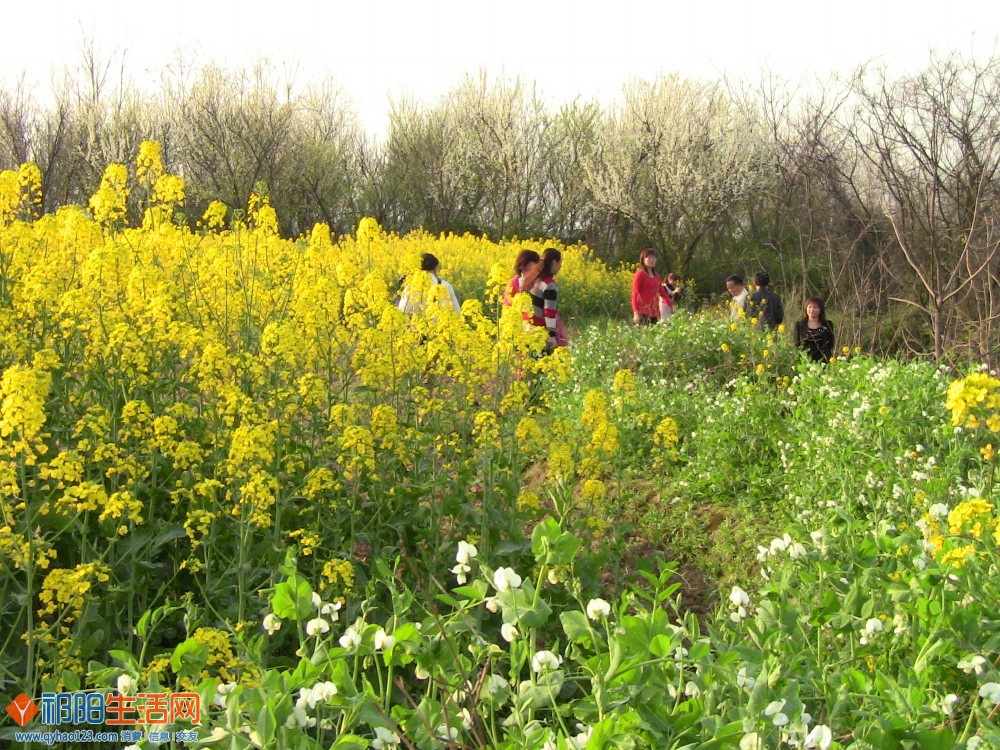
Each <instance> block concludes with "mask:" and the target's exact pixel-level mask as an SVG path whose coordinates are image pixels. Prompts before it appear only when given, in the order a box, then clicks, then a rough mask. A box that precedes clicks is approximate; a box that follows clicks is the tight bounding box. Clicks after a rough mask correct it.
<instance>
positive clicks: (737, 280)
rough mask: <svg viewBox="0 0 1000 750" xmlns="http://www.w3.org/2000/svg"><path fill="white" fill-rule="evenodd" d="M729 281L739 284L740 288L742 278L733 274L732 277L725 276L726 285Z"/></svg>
mask: <svg viewBox="0 0 1000 750" xmlns="http://www.w3.org/2000/svg"><path fill="white" fill-rule="evenodd" d="M730 281H731V282H733V283H734V284H739V285H740V286H743V277H742V276H740V275H739V274H735V273H734V274H733V275H732V276H727V277H726V283H727V284H728V283H729V282H730Z"/></svg>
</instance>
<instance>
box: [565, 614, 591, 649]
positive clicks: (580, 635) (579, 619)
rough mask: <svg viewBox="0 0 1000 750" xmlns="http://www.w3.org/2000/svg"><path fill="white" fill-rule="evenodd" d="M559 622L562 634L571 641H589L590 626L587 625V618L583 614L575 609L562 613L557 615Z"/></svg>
mask: <svg viewBox="0 0 1000 750" xmlns="http://www.w3.org/2000/svg"><path fill="white" fill-rule="evenodd" d="M559 622H561V623H562V626H563V632H564V633H566V637H567V638H569V639H570V640H571V641H587V640H590V625H589V624H588V623H587V617H586V615H584V614H583V612H580V611H579V610H575V609H574V610H571V611H569V612H563V613H562V614H561V615H559Z"/></svg>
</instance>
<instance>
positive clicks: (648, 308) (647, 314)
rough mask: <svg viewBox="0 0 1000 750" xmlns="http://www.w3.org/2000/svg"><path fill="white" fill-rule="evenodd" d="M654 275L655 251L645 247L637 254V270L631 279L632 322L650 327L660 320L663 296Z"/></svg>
mask: <svg viewBox="0 0 1000 750" xmlns="http://www.w3.org/2000/svg"><path fill="white" fill-rule="evenodd" d="M664 294H665V292H664V291H663V288H662V285H661V283H660V277H659V276H657V275H656V251H655V250H654V249H653V248H651V247H647V248H646V249H645V250H643V251H642V252H641V253H639V268H638V269H637V270H636V272H635V275H634V276H633V277H632V322H633V323H635V324H636V325H652V324H653V323H656V322H657V321H659V319H660V298H661V296H662V295H664Z"/></svg>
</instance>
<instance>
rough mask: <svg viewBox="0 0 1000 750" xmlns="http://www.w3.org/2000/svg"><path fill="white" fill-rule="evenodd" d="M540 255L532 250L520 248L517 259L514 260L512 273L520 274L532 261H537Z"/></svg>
mask: <svg viewBox="0 0 1000 750" xmlns="http://www.w3.org/2000/svg"><path fill="white" fill-rule="evenodd" d="M540 260H541V257H540V256H539V255H538V253H536V252H535V251H534V250H522V251H521V252H520V253H518V256H517V260H515V261H514V275H515V276H520V275H521V274H522V273H524V269H525V268H527V267H528V266H530V265H531V264H532V263H537V262H538V261H540Z"/></svg>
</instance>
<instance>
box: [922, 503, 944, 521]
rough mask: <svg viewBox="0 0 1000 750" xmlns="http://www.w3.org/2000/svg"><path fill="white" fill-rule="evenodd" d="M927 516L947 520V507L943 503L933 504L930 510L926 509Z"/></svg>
mask: <svg viewBox="0 0 1000 750" xmlns="http://www.w3.org/2000/svg"><path fill="white" fill-rule="evenodd" d="M927 512H928V514H930V515H931V516H933V517H934V518H947V517H948V506H947V505H945V504H944V503H934V504H933V505H932V506H931V507H930V508H928V509H927Z"/></svg>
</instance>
